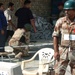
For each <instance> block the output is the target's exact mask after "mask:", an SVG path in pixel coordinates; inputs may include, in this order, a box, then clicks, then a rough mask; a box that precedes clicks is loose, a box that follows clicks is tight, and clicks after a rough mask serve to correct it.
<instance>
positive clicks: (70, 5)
mask: <svg viewBox="0 0 75 75" xmlns="http://www.w3.org/2000/svg"><path fill="white" fill-rule="evenodd" d="M63 9H75V1H74V0H68V1H66V2H65V3H64V8H63Z"/></svg>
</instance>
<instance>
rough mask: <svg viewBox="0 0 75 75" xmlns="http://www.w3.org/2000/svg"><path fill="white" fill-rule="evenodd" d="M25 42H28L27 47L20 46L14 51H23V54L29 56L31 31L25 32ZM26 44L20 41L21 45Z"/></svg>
mask: <svg viewBox="0 0 75 75" xmlns="http://www.w3.org/2000/svg"><path fill="white" fill-rule="evenodd" d="M24 36H25V40H24V41H25V43H26V45H27V46H26V47H19V48H14V49H15V50H14V52H15V53H16V54H18V53H19V52H22V53H23V56H28V55H29V54H28V51H29V46H28V45H29V43H30V32H25V35H24ZM23 45H25V44H24V43H20V44H19V46H23Z"/></svg>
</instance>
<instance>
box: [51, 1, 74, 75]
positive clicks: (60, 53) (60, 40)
mask: <svg viewBox="0 0 75 75" xmlns="http://www.w3.org/2000/svg"><path fill="white" fill-rule="evenodd" d="M64 11H65V16H64V17H62V18H59V19H58V20H57V22H56V25H55V28H54V32H53V35H52V36H53V42H54V57H55V59H56V64H55V67H54V68H55V75H65V71H66V67H67V65H70V67H71V73H72V75H75V72H74V71H75V1H73V0H68V1H66V2H65V4H64Z"/></svg>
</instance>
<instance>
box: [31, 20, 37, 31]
mask: <svg viewBox="0 0 75 75" xmlns="http://www.w3.org/2000/svg"><path fill="white" fill-rule="evenodd" d="M30 22H31V25H32V26H33V29H34V32H36V27H35V21H34V19H31V20H30Z"/></svg>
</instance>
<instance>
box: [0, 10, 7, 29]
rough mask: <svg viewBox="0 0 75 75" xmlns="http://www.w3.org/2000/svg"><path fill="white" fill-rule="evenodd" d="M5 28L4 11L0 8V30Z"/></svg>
mask: <svg viewBox="0 0 75 75" xmlns="http://www.w3.org/2000/svg"><path fill="white" fill-rule="evenodd" d="M6 28H7V21H6V17H5V15H4V12H3V11H1V10H0V30H2V29H6Z"/></svg>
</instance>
